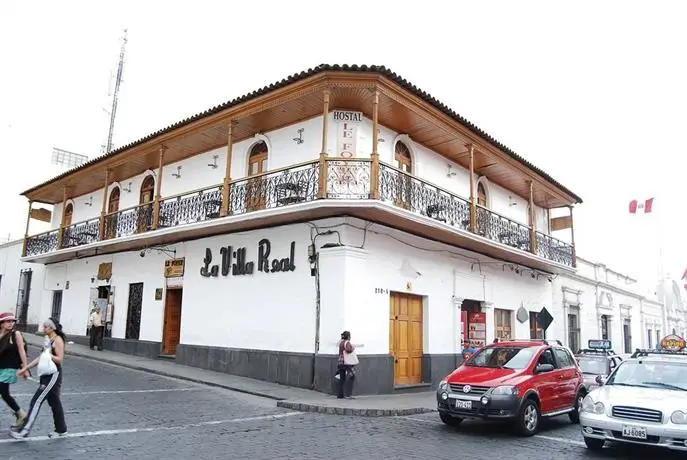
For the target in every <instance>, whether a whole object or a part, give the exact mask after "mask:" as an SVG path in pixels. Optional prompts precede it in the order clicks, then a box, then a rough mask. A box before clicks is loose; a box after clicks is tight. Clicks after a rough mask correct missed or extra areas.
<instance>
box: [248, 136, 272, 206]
mask: <svg viewBox="0 0 687 460" xmlns="http://www.w3.org/2000/svg"><path fill="white" fill-rule="evenodd" d="M268 155H269V152H268V149H267V144H266V143H265V141H260V142H258V143H257V144H255V145H253V147H252V148H251V149H250V153H249V154H248V177H253V176H258V175H260V174H262V173H264V172H266V171H267V157H268ZM260 209H265V180H264V178H262V177H260V178H256V179H252V180H251V179H248V183H247V184H246V212H251V211H258V210H260Z"/></svg>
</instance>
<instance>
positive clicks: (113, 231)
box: [105, 186, 120, 239]
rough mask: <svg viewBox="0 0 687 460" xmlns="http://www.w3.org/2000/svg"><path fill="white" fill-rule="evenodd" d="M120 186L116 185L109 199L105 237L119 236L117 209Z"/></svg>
mask: <svg viewBox="0 0 687 460" xmlns="http://www.w3.org/2000/svg"><path fill="white" fill-rule="evenodd" d="M119 197H120V191H119V187H117V186H115V188H113V189H112V191H111V192H110V197H109V198H108V200H107V217H106V218H105V238H106V239H110V238H114V237H115V236H117V214H116V213H117V211H119Z"/></svg>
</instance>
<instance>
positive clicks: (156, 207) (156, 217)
mask: <svg viewBox="0 0 687 460" xmlns="http://www.w3.org/2000/svg"><path fill="white" fill-rule="evenodd" d="M165 150H167V146H165V145H164V144H163V145H161V146H160V159H159V162H158V168H157V181H155V201H154V202H153V225H152V226H151V228H152V229H153V230H157V226H158V224H159V223H160V200H161V199H162V197H161V196H160V190H162V165H163V163H164V161H165Z"/></svg>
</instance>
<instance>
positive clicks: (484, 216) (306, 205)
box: [24, 158, 574, 272]
mask: <svg viewBox="0 0 687 460" xmlns="http://www.w3.org/2000/svg"><path fill="white" fill-rule="evenodd" d="M322 170H324V171H325V172H324V174H321V172H322ZM373 171H376V177H375V174H374V173H373ZM373 179H374V180H373ZM224 196H225V195H224V194H223V185H222V184H218V185H213V186H211V187H207V188H204V189H199V190H193V191H189V192H187V193H183V194H179V195H174V196H170V197H165V198H162V199H161V200H160V202H159V204H158V203H156V202H151V203H146V204H143V205H139V206H136V207H132V208H128V209H122V210H119V211H117V212H115V213H111V214H107V215H105V216H103V218H102V219H100V218H93V219H89V220H87V221H84V222H78V223H75V224H72V225H70V226H68V227H65V228H62V229H58V230H51V231H49V232H45V233H42V234H39V235H35V236H30V237H28V238H27V240H26V244H25V254H24V255H25V258H26V259H30V260H33V261H42V262H44V263H51V262H55V261H58V260H67V259H69V258H72V257H74V256H75V254H73V253H74V252H75V251H77V250H79V253H80V255H89V254H103V253H107V252H116V251H121V250H131V249H135V248H141V247H145V246H147V245H149V244H150V243H151V242H152V243H154V244H159V243H171V242H174V241H182V240H184V239H187V238H190V237H194V238H197V237H202V236H210V235H212V234H220V233H228V232H231V231H238V230H245V229H250V228H260V227H261V226H265V225H279V224H284V223H288V222H295V221H302V220H304V219H315V218H322V217H328V216H336V215H338V216H340V215H351V216H355V217H360V218H363V219H367V220H372V221H375V222H378V223H380V224H384V225H389V226H392V227H395V228H398V229H401V230H404V231H408V232H410V233H413V234H416V235H418V236H423V237H426V238H431V239H434V240H437V241H441V242H444V243H447V244H451V245H455V246H460V247H465V248H467V249H470V250H474V251H477V252H481V253H484V254H487V255H489V256H492V257H495V258H498V259H502V260H507V261H511V262H516V263H520V264H523V265H527V266H532V267H534V268H539V269H544V270H547V269H548V270H549V271H552V272H557V271H560V270H563V271H566V270H572V267H573V266H574V251H573V247H572V246H571V245H569V244H567V243H564V242H563V241H560V240H558V239H556V238H554V237H552V236H550V235H547V234H544V233H541V232H538V231H533V229H532V228H530V227H528V226H527V225H524V224H522V223H519V222H516V221H513V220H511V219H509V218H507V217H504V216H502V215H500V214H498V213H495V212H493V211H490V210H489V209H486V208H483V207H481V206H477V205H475V210H474V212H471V203H470V201H469V200H466V199H465V198H462V197H460V196H458V195H456V194H454V193H451V192H449V191H448V190H445V189H442V188H441V187H438V186H436V185H433V184H431V183H429V182H427V181H424V180H422V179H419V178H417V177H414V176H411V175H409V174H407V173H404V172H402V171H400V170H398V169H396V168H394V167H393V166H390V165H388V164H385V163H379V164H378V165H375V163H374V162H373V161H371V160H370V159H350V160H349V159H340V158H336V159H333V158H327V159H326V160H322V159H320V160H315V161H310V162H306V163H302V164H298V165H293V166H290V167H287V168H282V169H278V170H274V171H269V172H267V173H264V174H260V175H256V176H252V177H248V178H243V179H239V180H234V181H232V182H231V183H230V184H229V190H228V193H227V194H226V197H227V198H226V199H227V203H226V206H223V205H224V202H223V197H224ZM372 197H378V198H377V199H373V198H372ZM156 206H159V210H158V212H155V211H156V209H155V207H156ZM284 208H286V209H284ZM225 209H226V211H225ZM270 211H272V212H270ZM225 213H226V215H223V214H225ZM268 215H269V217H268ZM471 216H472V217H471ZM473 219H474V222H473ZM239 220H240V222H241V224H240V225H239V224H237V222H239ZM203 223H207V224H206V225H203ZM210 223H212V224H210ZM101 226H102V228H101ZM191 230H192V231H193V234H190V233H188V232H190V231H191ZM156 235H158V236H159V237H156ZM163 235H164V237H163ZM124 241H126V242H127V243H126V244H124ZM533 245H534V248H533ZM88 248H90V249H93V248H95V249H93V252H91V253H89V252H88V251H83V250H84V249H88ZM52 253H61V254H63V256H61V257H59V258H55V257H47V256H49V255H50V254H52ZM69 254H72V255H69Z"/></svg>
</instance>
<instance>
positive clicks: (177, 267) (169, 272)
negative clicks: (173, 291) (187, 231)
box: [165, 257, 186, 278]
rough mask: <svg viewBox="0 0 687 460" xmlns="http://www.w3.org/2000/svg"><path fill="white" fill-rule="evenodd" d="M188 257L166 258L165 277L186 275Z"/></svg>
mask: <svg viewBox="0 0 687 460" xmlns="http://www.w3.org/2000/svg"><path fill="white" fill-rule="evenodd" d="M185 264H186V258H185V257H182V258H180V259H169V260H165V278H179V277H182V276H184V266H185Z"/></svg>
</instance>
